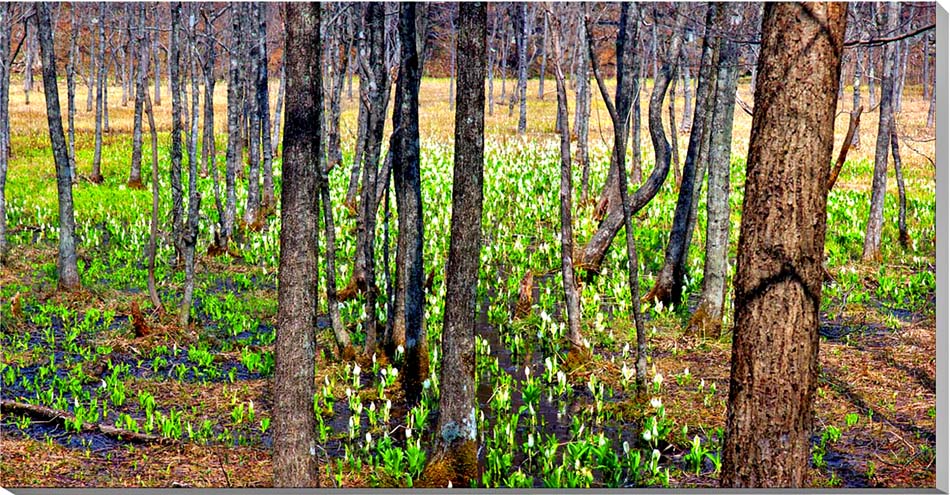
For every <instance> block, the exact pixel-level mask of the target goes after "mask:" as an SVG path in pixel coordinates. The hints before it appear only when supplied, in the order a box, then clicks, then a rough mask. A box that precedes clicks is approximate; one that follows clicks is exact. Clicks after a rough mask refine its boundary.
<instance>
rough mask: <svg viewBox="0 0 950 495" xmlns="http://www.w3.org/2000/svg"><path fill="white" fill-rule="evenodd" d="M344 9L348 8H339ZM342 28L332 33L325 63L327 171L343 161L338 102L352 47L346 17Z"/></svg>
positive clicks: (340, 97)
mask: <svg viewBox="0 0 950 495" xmlns="http://www.w3.org/2000/svg"><path fill="white" fill-rule="evenodd" d="M341 8H346V9H348V7H341ZM340 22H342V23H343V28H342V29H341V28H340V27H339V26H337V27H336V28H335V29H334V31H335V34H334V35H333V41H332V42H331V44H330V51H329V55H330V58H331V60H328V61H327V65H328V68H329V69H330V73H331V77H330V80H329V81H327V82H328V83H329V89H330V95H329V105H328V107H329V108H328V109H327V110H328V111H329V118H328V119H327V120H328V124H329V125H328V129H327V157H328V163H327V170H333V169H334V168H336V166H337V165H339V164H340V163H341V162H342V161H343V153H342V151H341V150H340V114H341V108H340V100H341V99H342V97H343V83H344V82H345V77H346V72H347V62H349V56H348V55H349V52H350V47H351V46H352V39H353V36H352V35H351V33H350V27H349V26H350V21H349V17H348V16H346V17H345V18H344V19H343V20H342V21H340Z"/></svg>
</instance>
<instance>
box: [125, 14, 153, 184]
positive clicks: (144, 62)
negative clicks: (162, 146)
mask: <svg viewBox="0 0 950 495" xmlns="http://www.w3.org/2000/svg"><path fill="white" fill-rule="evenodd" d="M139 16H140V21H139V24H138V27H137V32H136V46H137V47H138V50H139V60H138V62H139V67H138V71H137V73H136V75H135V102H134V104H133V107H134V108H133V115H132V166H131V167H130V172H129V181H128V183H127V185H128V187H129V188H131V189H141V188H142V187H144V186H143V185H142V110H143V109H144V108H145V96H146V93H147V92H148V88H147V87H146V86H145V81H146V78H147V77H148V61H149V56H148V40H147V39H146V37H145V29H144V28H145V26H144V24H143V22H144V20H143V19H145V5H144V4H141V5H140V6H139ZM153 153H154V151H153Z"/></svg>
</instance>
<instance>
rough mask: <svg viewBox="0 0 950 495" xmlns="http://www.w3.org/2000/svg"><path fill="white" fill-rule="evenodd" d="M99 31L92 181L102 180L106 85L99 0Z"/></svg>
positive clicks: (103, 24) (103, 27)
mask: <svg viewBox="0 0 950 495" xmlns="http://www.w3.org/2000/svg"><path fill="white" fill-rule="evenodd" d="M94 21H95V23H96V26H97V27H98V29H97V31H98V33H99V49H98V53H99V59H98V61H97V62H98V64H97V68H98V70H97V72H96V74H97V75H96V133H95V140H96V144H95V149H94V151H93V155H92V174H91V175H90V176H89V180H90V181H92V182H93V183H96V184H98V183H100V182H102V180H103V179H102V131H103V129H102V115H103V110H104V109H105V105H104V101H103V93H102V92H103V91H104V89H105V85H106V56H105V53H106V3H105V2H99V14H98V16H97V17H96V18H95V20H94Z"/></svg>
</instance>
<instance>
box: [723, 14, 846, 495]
mask: <svg viewBox="0 0 950 495" xmlns="http://www.w3.org/2000/svg"><path fill="white" fill-rule="evenodd" d="M846 11H847V5H846V4H844V3H831V2H828V3H767V4H766V6H765V14H764V18H763V22H762V46H761V56H760V57H759V80H758V82H757V84H756V86H757V88H756V92H755V110H754V111H753V116H752V134H751V137H750V141H749V159H748V162H747V163H748V165H747V169H748V172H747V181H746V186H745V200H744V203H743V206H742V223H741V226H740V233H739V248H738V253H739V254H738V264H737V268H736V280H735V291H736V312H735V320H734V321H735V322H736V328H735V332H734V340H733V347H732V372H731V379H730V386H729V404H728V408H727V417H726V434H725V445H724V448H723V464H722V476H721V478H720V484H721V486H723V487H800V486H802V484H803V483H804V481H805V474H806V472H807V470H808V460H809V457H810V456H809V453H810V451H811V443H810V441H809V437H810V436H811V433H812V422H813V411H812V401H813V398H814V391H815V387H816V383H817V379H818V310H819V305H820V299H821V283H822V267H821V260H822V256H823V250H824V247H823V246H824V241H825V221H826V218H825V217H826V210H825V208H826V198H827V189H826V187H825V181H826V180H827V178H828V168H829V164H830V162H831V152H832V146H833V140H834V117H835V109H836V105H837V96H838V80H839V77H840V72H841V52H842V49H843V44H844V31H845V23H846V20H847V15H846Z"/></svg>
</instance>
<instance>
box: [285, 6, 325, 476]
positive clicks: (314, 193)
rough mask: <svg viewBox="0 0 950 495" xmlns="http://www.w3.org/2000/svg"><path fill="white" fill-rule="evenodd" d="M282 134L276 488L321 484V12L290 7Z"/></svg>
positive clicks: (318, 9) (300, 7)
mask: <svg viewBox="0 0 950 495" xmlns="http://www.w3.org/2000/svg"><path fill="white" fill-rule="evenodd" d="M285 12H286V21H285V29H286V30H287V42H286V46H285V47H284V50H285V52H286V54H287V55H286V64H287V95H286V97H287V122H286V126H285V130H284V147H283V149H284V156H283V158H284V160H283V178H284V180H283V185H284V187H283V192H282V194H281V202H282V205H281V214H280V215H281V229H280V245H281V250H280V264H279V267H278V273H277V278H278V285H277V340H276V342H275V345H274V362H275V372H274V385H273V386H274V391H273V393H274V397H275V399H274V413H273V414H274V462H273V463H274V486H275V487H295V488H301V487H315V486H319V484H320V477H319V471H318V469H317V457H316V445H317V439H316V433H315V432H316V427H317V424H316V419H315V417H314V415H313V395H314V392H315V391H316V387H315V385H314V379H313V377H314V365H313V364H314V361H313V360H314V356H315V352H314V329H315V328H316V326H317V320H316V308H317V290H316V288H317V273H318V267H317V258H316V251H317V250H316V247H317V246H316V243H317V219H318V214H317V211H316V208H314V205H315V204H316V202H317V200H318V197H319V192H318V191H319V189H318V185H317V182H318V177H319V170H318V167H319V162H320V159H319V157H320V154H321V153H322V151H323V150H322V149H321V148H322V145H321V142H320V141H321V139H320V135H321V132H322V127H323V106H322V105H321V100H322V97H323V94H322V93H323V90H322V75H321V70H320V65H319V64H315V63H313V62H314V60H319V59H320V51H321V46H322V41H321V39H320V5H319V4H317V3H290V4H287V6H286V11H285Z"/></svg>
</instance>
